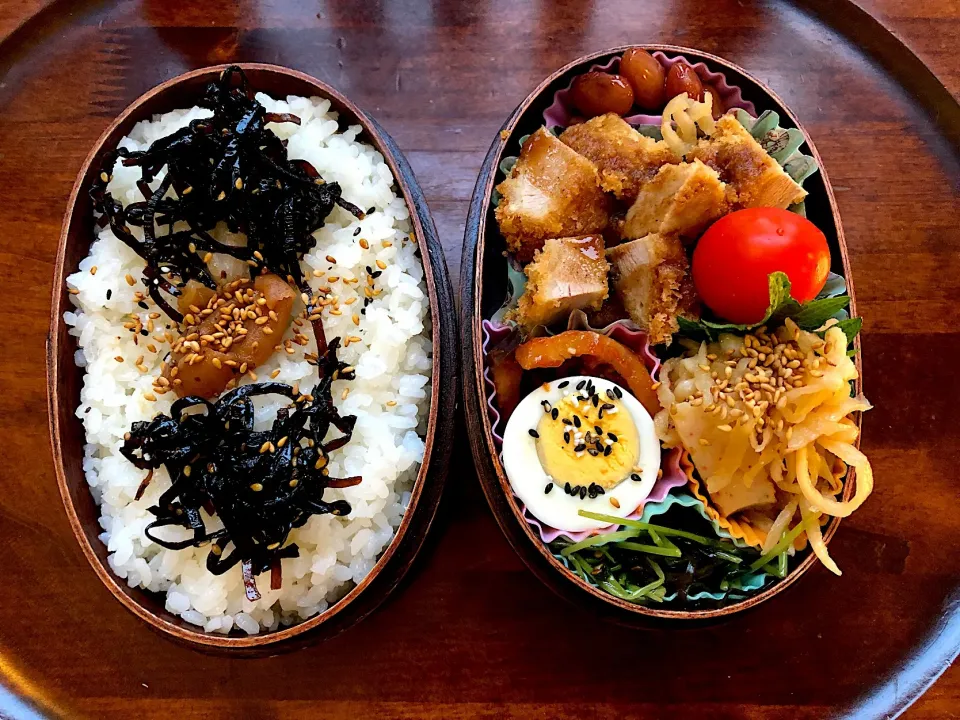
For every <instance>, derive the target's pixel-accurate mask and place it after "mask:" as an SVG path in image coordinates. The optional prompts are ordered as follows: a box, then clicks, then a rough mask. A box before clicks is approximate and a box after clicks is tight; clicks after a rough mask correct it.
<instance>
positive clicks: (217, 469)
mask: <svg viewBox="0 0 960 720" xmlns="http://www.w3.org/2000/svg"><path fill="white" fill-rule="evenodd" d="M338 347H339V338H335V339H334V340H333V341H332V342H331V343H330V344H329V347H328V348H327V351H326V353H325V354H324V355H323V356H321V357H320V358H319V360H318V366H319V370H320V381H319V382H318V383H317V385H316V386H315V387H314V388H313V390H311V391H310V392H309V393H308V394H299V393H297V392H294V390H293V388H292V387H290V386H289V385H285V384H283V383H275V382H266V383H260V384H256V385H242V386H240V387H238V388H236V389H235V390H231V391H230V392H228V393H225V394H224V395H222V396H221V397H220V399H219V400H217V401H216V402H215V403H214V402H211V401H208V400H205V399H203V398H200V397H185V398H181V399H179V400H177V401H176V402H175V403H174V404H173V406H172V407H171V410H170V415H163V414H161V415H158V416H157V417H155V418H154V419H153V420H151V421H149V422H137V423H134V424H133V427H132V428H131V430H130V432H129V433H128V434H127V435H126V436H125V438H124V442H123V445H122V447H121V452H122V453H123V455H124V456H125V457H126V458H127V459H128V460H129V461H130V462H132V463H133V464H134V465H136V466H137V467H138V468H141V469H144V470H148V471H149V472H148V475H147V477H146V478H145V479H144V482H143V483H142V484H141V486H140V489H139V490H138V492H137V497H138V498H139V497H141V496H142V495H143V493H144V491H145V490H146V489H147V486H148V484H149V482H150V479H151V478H152V476H153V473H154V471H155V470H156V469H157V468H159V467H160V466H165V467H166V469H167V472H168V473H169V475H170V480H171V486H170V488H169V489H168V490H166V491H165V492H164V493H163V494H162V495H161V496H160V499H159V501H158V502H157V504H156V505H154V506H152V507H150V508H149V510H150V512H151V513H152V514H153V515H154V516H155V518H156V519H155V520H154V521H153V522H151V523H150V524H149V525H148V526H147V528H146V531H145V532H146V534H147V537H149V538H150V539H151V540H153V541H154V542H156V543H157V544H158V545H160V546H162V547H164V548H168V549H171V550H179V549H183V548H186V547H200V546H202V545H206V544H208V543H209V544H210V548H211V550H210V553H209V554H208V555H207V569H208V570H209V571H210V572H211V573H213V574H215V575H219V574H221V573H224V572H226V571H227V570H229V569H230V568H232V567H233V566H234V565H236V564H237V563H240V564H241V565H242V568H243V576H244V585H245V587H246V591H247V597H248V598H250V599H252V600H253V599H256V598H258V597H259V593H258V591H257V588H256V583H255V581H254V577H255V576H256V575H259V574H260V573H262V572H264V571H266V570H268V569H272V570H273V571H274V573H277V572H278V568H279V562H280V559H282V558H285V557H296V556H297V554H298V548H297V546H296V545H295V544H290V545H286V546H285V544H286V542H287V538H288V536H289V533H290V531H291V530H293V529H294V528H298V527H301V526H302V525H303V524H304V523H306V521H307V519H308V518H309V517H310V516H311V515H320V514H325V513H329V514H332V515H346V514H348V513H349V512H350V505H349V503H347V502H346V501H345V500H336V501H332V502H328V501H326V500H324V499H323V495H324V491H325V490H326V489H327V488H338V487H349V486H351V485H356V484H358V483H359V482H360V480H361V479H360V478H359V477H347V478H334V477H330V475H329V474H328V469H327V464H328V462H329V454H330V452H332V451H333V450H335V449H337V448H339V447H342V446H343V445H345V444H346V443H347V442H349V440H350V438H351V435H352V433H353V428H354V424H355V423H356V418H355V417H354V416H352V415H346V416H342V415H340V414H339V412H338V411H337V409H336V407H335V406H334V404H333V398H332V394H331V390H332V385H333V381H334V380H335V379H338V378H343V379H350V378H351V377H352V372H351V371H347V372H345V370H346V369H347V365H346V364H345V363H343V362H341V361H340V360H338V359H337V349H338ZM261 395H281V396H284V397H286V398H287V399H288V400H289V401H290V404H289V405H288V406H287V407H284V408H281V409H280V410H279V411H278V412H277V416H276V419H275V420H274V422H273V426H272V427H271V428H270V429H269V430H263V431H258V430H254V405H253V399H254V398H255V397H257V396H261ZM331 426H333V427H335V428H336V429H337V430H338V431H339V433H340V435H339V436H338V437H335V438H334V439H332V440H329V441H327V442H324V438H325V437H326V436H327V433H328V431H329V430H330V427H331ZM201 509H204V510H206V511H207V512H208V513H209V514H211V515H214V514H215V515H217V516H218V517H219V518H220V520H221V522H222V523H223V528H222V529H219V530H216V531H209V530H208V529H207V527H206V524H205V523H204V520H203V516H202V514H201V512H200V511H201ZM171 526H176V527H180V528H185V529H186V530H188V531H190V532H191V535H190V536H189V537H187V538H185V539H178V540H170V539H164V537H163V536H162V535H158V534H157V532H156V531H157V530H158V529H160V528H165V527H171ZM274 577H275V579H276V582H279V579H278V578H277V576H276V575H275V576H274Z"/></svg>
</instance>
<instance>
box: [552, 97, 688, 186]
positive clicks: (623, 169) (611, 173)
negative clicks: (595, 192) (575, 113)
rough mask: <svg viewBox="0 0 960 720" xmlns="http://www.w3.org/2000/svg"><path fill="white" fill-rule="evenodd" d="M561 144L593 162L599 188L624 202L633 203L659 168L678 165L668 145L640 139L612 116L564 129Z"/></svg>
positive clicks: (677, 158) (646, 138)
mask: <svg viewBox="0 0 960 720" xmlns="http://www.w3.org/2000/svg"><path fill="white" fill-rule="evenodd" d="M560 140H561V141H562V142H564V143H566V144H567V145H569V146H570V147H571V148H573V149H574V150H576V151H577V152H578V153H580V154H581V155H583V156H584V157H585V158H587V159H589V160H591V161H593V162H594V163H595V164H596V166H597V169H598V170H599V172H600V186H601V187H602V188H603V189H604V190H606V191H607V192H612V193H613V194H614V195H616V196H617V198H618V199H619V200H625V201H627V202H633V201H634V200H635V199H636V197H637V194H638V193H639V192H640V189H641V188H642V187H643V186H644V184H646V183H648V182H649V181H650V180H652V179H653V178H654V176H655V175H656V174H657V171H658V170H660V168H661V167H663V166H664V165H669V164H675V163H678V162H680V157H679V156H677V155H676V154H675V153H674V152H673V150H671V149H670V146H669V145H667V143H665V142H663V141H662V140H660V141H657V140H654V139H653V138H650V137H647V136H646V135H641V134H640V133H639V132H637V131H636V130H634V129H633V128H632V127H631V126H630V125H629V123H627V121H626V120H624V119H623V118H622V117H620V116H619V115H614V114H613V113H608V114H606V115H600V116H598V117H595V118H591V119H590V120H587V121H586V122H585V123H581V124H579V125H573V126H571V127H569V128H567V129H566V130H564V131H563V133H561V135H560Z"/></svg>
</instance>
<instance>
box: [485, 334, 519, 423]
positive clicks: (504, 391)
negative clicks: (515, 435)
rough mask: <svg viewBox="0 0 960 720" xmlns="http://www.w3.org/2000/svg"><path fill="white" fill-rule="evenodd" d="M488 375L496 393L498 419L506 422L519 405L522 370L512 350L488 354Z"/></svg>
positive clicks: (495, 351)
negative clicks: (498, 411)
mask: <svg viewBox="0 0 960 720" xmlns="http://www.w3.org/2000/svg"><path fill="white" fill-rule="evenodd" d="M490 375H491V377H492V379H493V386H494V388H495V390H496V392H497V407H498V408H499V409H500V419H501V420H502V421H503V422H506V421H507V420H509V419H510V416H511V415H512V414H513V411H514V410H516V408H517V405H518V404H519V403H520V381H521V379H522V378H523V368H521V367H520V363H518V362H517V358H516V357H515V356H514V351H513V350H509V351H506V350H493V351H492V352H491V353H490Z"/></svg>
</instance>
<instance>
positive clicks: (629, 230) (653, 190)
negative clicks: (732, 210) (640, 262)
mask: <svg viewBox="0 0 960 720" xmlns="http://www.w3.org/2000/svg"><path fill="white" fill-rule="evenodd" d="M726 210H727V201H726V187H725V186H724V184H723V182H721V180H720V176H719V175H718V174H717V172H716V170H714V169H712V168H710V167H707V166H706V165H704V164H703V163H702V162H700V161H699V160H694V161H693V162H692V163H681V164H679V165H664V166H663V167H662V168H660V170H659V172H658V173H657V176H656V177H655V178H654V179H653V180H651V181H650V182H648V183H647V184H646V185H644V186H643V189H642V190H641V191H640V194H639V195H638V196H637V199H636V202H634V203H633V205H632V206H631V207H630V210H629V211H628V212H627V219H626V222H625V223H624V226H623V231H622V232H623V237H625V238H629V239H635V238H641V237H643V236H645V235H649V234H651V233H657V234H660V235H681V236H683V237H685V238H695V237H697V236H698V235H699V234H700V233H702V232H703V231H704V230H705V229H706V227H707V226H708V225H709V224H710V223H712V222H713V221H714V220H716V219H717V218H719V217H720V216H721V215H723V213H724V212H725V211H726Z"/></svg>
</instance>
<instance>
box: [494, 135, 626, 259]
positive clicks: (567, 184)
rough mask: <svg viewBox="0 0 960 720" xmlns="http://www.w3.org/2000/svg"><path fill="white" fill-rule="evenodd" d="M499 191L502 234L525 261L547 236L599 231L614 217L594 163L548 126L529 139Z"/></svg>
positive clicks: (517, 254) (497, 213)
mask: <svg viewBox="0 0 960 720" xmlns="http://www.w3.org/2000/svg"><path fill="white" fill-rule="evenodd" d="M497 190H498V191H499V192H500V194H501V196H502V198H501V200H500V204H499V205H498V206H497V210H496V216H497V222H498V223H499V224H500V232H501V233H503V236H504V237H505V238H506V240H507V247H508V248H509V250H510V252H512V253H514V254H515V255H516V256H517V258H518V259H519V260H520V261H521V262H528V261H529V260H530V259H531V258H533V253H534V252H536V251H537V250H539V249H540V248H541V247H543V241H544V240H546V239H547V238H552V237H570V236H574V235H592V234H594V233H601V232H603V230H604V228H606V226H607V223H608V222H609V219H610V200H609V198H607V196H606V195H604V193H603V190H601V189H600V177H599V175H598V174H597V168H596V166H595V165H594V164H593V163H592V162H590V161H589V160H587V159H586V158H585V157H583V156H582V155H580V154H578V153H576V152H574V151H573V150H571V149H570V148H569V147H567V146H566V145H564V144H563V143H562V142H560V141H559V140H558V139H557V138H555V137H554V136H553V135H551V134H550V133H549V132H547V131H546V130H545V129H544V128H540V129H539V130H537V131H536V132H535V133H533V134H532V135H531V136H530V137H529V138H527V141H526V142H525V143H524V144H523V149H522V150H521V151H520V158H519V159H518V160H517V164H516V165H514V167H513V170H511V171H510V177H508V178H507V179H506V180H504V181H503V182H502V183H500V185H498V186H497Z"/></svg>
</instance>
